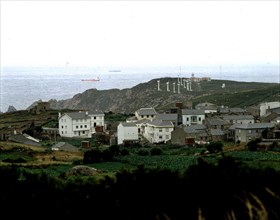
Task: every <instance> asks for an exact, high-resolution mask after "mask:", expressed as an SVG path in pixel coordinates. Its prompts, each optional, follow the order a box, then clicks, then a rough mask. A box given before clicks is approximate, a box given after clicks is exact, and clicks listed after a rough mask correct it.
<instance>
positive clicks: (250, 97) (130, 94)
mask: <svg viewBox="0 0 280 220" xmlns="http://www.w3.org/2000/svg"><path fill="white" fill-rule="evenodd" d="M158 80H160V89H161V91H158ZM167 82H169V89H170V91H169V92H168V91H167V85H166V83H167ZM177 83H178V78H160V79H153V80H151V81H149V82H147V83H141V84H139V85H137V86H135V87H133V88H129V89H122V90H120V89H110V90H97V89H89V90H86V91H85V92H83V93H79V94H76V95H75V96H73V98H70V99H67V100H59V101H57V100H50V101H49V102H50V105H51V108H53V109H65V108H68V109H100V110H103V111H113V112H124V113H134V112H135V110H137V109H139V108H141V107H154V108H156V109H158V110H160V109H167V108H169V107H170V106H174V104H175V103H176V102H182V103H183V104H185V105H187V103H189V102H190V101H191V102H192V103H193V105H194V104H196V103H198V102H201V101H208V102H212V103H215V104H217V105H224V106H229V107H237V106H239V107H245V106H249V105H253V104H258V103H260V102H264V101H275V100H279V99H280V89H279V85H278V84H277V83H256V82H237V81H228V80H212V81H202V82H193V83H192V85H191V87H192V91H188V90H187V89H186V88H184V86H183V85H181V86H180V93H178V87H177ZM173 84H176V87H175V93H174V87H173V86H174V85H173ZM223 84H224V85H225V87H224V88H222V85H223ZM185 87H186V86H185Z"/></svg>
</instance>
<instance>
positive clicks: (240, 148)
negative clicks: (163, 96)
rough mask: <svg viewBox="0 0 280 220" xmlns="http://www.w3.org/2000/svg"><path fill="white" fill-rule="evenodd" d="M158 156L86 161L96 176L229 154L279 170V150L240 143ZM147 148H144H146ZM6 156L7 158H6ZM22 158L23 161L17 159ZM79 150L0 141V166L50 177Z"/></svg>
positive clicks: (73, 161) (72, 162) (183, 165)
mask: <svg viewBox="0 0 280 220" xmlns="http://www.w3.org/2000/svg"><path fill="white" fill-rule="evenodd" d="M160 147H161V149H162V153H161V155H154V156H152V155H147V156H140V155H139V154H138V153H137V152H138V151H139V148H137V147H132V148H129V155H127V156H116V157H114V158H113V160H112V161H103V162H101V163H92V164H86V165H87V166H90V167H94V168H96V169H97V170H99V177H100V176H104V175H109V176H114V174H115V173H116V172H118V171H120V170H122V169H126V170H133V169H136V168H137V167H138V166H140V165H144V166H145V167H147V168H162V169H171V170H174V171H179V172H180V173H183V172H185V171H186V170H187V169H188V167H190V166H191V165H195V164H197V159H198V158H203V159H204V160H206V161H208V162H209V163H213V164H216V163H218V160H219V159H220V158H222V156H231V157H233V158H235V159H236V160H237V161H240V162H243V163H244V164H245V165H248V166H249V167H253V168H260V169H265V168H268V167H270V168H274V169H275V170H277V171H280V153H279V152H273V151H257V152H250V151H248V150H246V149H245V146H244V145H234V144H231V145H230V144H227V145H225V146H224V147H223V153H221V152H220V153H215V154H201V152H202V151H203V150H205V148H203V147H202V148H191V147H178V146H175V147H174V146H166V145H163V146H160ZM150 149H151V148H146V150H148V151H149V150H150ZM7 159H8V161H7ZM18 159H23V160H24V161H18ZM82 161H83V152H82V151H81V152H64V151H51V150H49V149H48V148H44V147H34V146H29V145H22V144H16V143H11V142H0V165H1V166H11V165H13V166H18V167H22V169H26V170H27V171H28V172H32V173H33V172H34V173H40V172H44V173H47V174H49V175H52V176H60V175H61V174H63V173H65V172H66V171H67V170H69V169H70V168H72V167H74V166H76V165H77V164H82Z"/></svg>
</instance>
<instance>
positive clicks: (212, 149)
mask: <svg viewBox="0 0 280 220" xmlns="http://www.w3.org/2000/svg"><path fill="white" fill-rule="evenodd" d="M222 147H223V143H222V142H211V143H210V144H208V145H207V147H206V148H207V150H208V151H209V153H211V154H212V153H218V152H220V151H222V150H223V148H222Z"/></svg>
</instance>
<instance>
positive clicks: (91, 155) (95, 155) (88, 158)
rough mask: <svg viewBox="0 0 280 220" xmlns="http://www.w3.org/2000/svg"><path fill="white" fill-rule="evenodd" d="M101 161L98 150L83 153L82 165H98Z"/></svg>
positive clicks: (100, 154) (100, 153)
mask: <svg viewBox="0 0 280 220" xmlns="http://www.w3.org/2000/svg"><path fill="white" fill-rule="evenodd" d="M101 161H102V152H101V151H100V150H99V149H93V150H89V151H86V152H85V153H84V159H83V163H84V164H88V163H100V162H101Z"/></svg>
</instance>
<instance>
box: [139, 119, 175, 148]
mask: <svg viewBox="0 0 280 220" xmlns="http://www.w3.org/2000/svg"><path fill="white" fill-rule="evenodd" d="M173 130H174V125H173V123H172V122H171V121H162V120H158V119H155V120H152V121H150V122H147V123H146V127H145V130H144V133H143V136H144V137H145V138H146V139H147V140H148V141H149V142H150V143H161V142H164V143H166V142H167V141H169V140H170V139H171V132H172V131H173Z"/></svg>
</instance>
